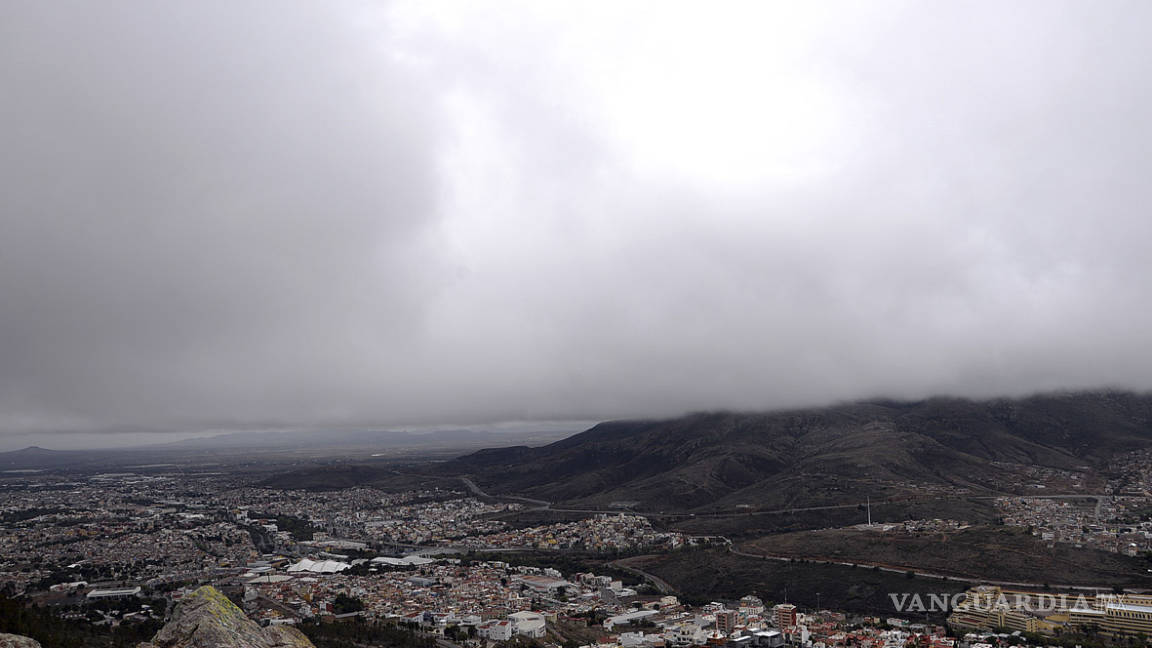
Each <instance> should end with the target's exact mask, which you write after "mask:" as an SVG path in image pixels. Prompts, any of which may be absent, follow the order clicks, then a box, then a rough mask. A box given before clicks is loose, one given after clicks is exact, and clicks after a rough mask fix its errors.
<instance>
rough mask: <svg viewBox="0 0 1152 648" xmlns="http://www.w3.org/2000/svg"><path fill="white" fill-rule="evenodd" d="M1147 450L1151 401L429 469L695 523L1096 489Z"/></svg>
mask: <svg viewBox="0 0 1152 648" xmlns="http://www.w3.org/2000/svg"><path fill="white" fill-rule="evenodd" d="M1149 446H1152V396H1150V395H1145V394H1133V393H1126V392H1113V391H1109V392H1091V393H1068V394H1049V395H1042V396H1034V397H1031V398H1024V399H999V400H991V401H971V400H963V399H945V398H938V399H930V400H925V401H917V402H895V401H873V402H860V403H851V404H845V405H837V406H833V407H825V408H812V409H799V410H790V411H780V412H767V413H734V412H716V413H703V414H694V415H690V416H686V417H682V418H678V419H671V420H656V421H615V422H608V423H602V424H600V425H597V426H595V427H593V428H592V429H590V430H588V431H586V432H582V433H580V434H577V435H575V436H572V437H569V438H567V439H564V440H562V441H558V442H556V443H552V444H550V445H546V446H542V447H537V448H529V447H523V446H520V447H513V448H500V449H492V450H484V451H481V452H477V453H473V454H471V455H467V456H464V457H461V458H459V459H457V460H455V461H452V462H448V463H447V464H445V465H443V466H442V467H441V471H443V474H467V475H472V476H473V478H474V480H475V481H476V482H477V483H479V484H480V485H481V486H483V487H484V488H486V489H487V490H488V491H489V492H493V493H516V494H520V495H527V496H529V497H536V498H540V499H546V500H550V501H554V502H568V503H573V504H578V505H606V504H610V503H612V502H624V501H634V502H638V503H639V504H638V506H639V507H640V508H647V509H668V510H672V509H696V510H701V511H702V510H706V509H708V508H722V507H731V506H737V505H741V504H747V505H750V506H753V507H757V508H762V507H773V506H776V507H792V506H803V505H818V504H826V503H839V502H841V501H847V500H851V501H855V500H856V499H863V497H864V496H871V497H872V498H873V499H874V500H875V499H877V498H883V497H897V496H900V495H902V494H904V495H906V494H910V493H925V492H933V491H932V490H931V489H936V490H935V492H948V491H949V490H950V489H952V490H955V489H964V490H965V491H967V492H972V491H977V492H1001V491H1004V492H1011V486H1012V484H1013V483H1016V484H1021V483H1027V482H1029V481H1033V480H1036V479H1040V478H1041V477H1043V475H1041V476H1040V477H1038V476H1037V475H1036V470H1035V469H1036V468H1044V469H1049V470H1050V471H1057V473H1060V474H1066V475H1069V474H1073V473H1075V474H1079V475H1081V476H1082V478H1083V479H1084V480H1096V484H1097V485H1098V484H1099V480H1100V479H1101V478H1102V477H1101V473H1100V469H1102V468H1103V467H1104V466H1106V464H1107V462H1108V460H1109V459H1110V458H1111V457H1113V456H1114V455H1116V454H1118V453H1123V452H1127V451H1131V450H1135V449H1139V448H1146V447H1149ZM1046 474H1048V475H1049V476H1050V475H1051V474H1052V473H1051V472H1049V473H1046ZM925 486H928V487H930V490H928V491H925V490H923V488H924V487H925Z"/></svg>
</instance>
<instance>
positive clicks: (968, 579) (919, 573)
mask: <svg viewBox="0 0 1152 648" xmlns="http://www.w3.org/2000/svg"><path fill="white" fill-rule="evenodd" d="M728 551H729V553H731V554H733V555H735V556H742V557H745V558H754V559H756V560H776V561H780V562H790V561H792V560H796V557H795V556H777V555H772V554H754V553H749V552H747V551H741V550H739V549H737V548H736V547H735V546H734V545H733V544H731V541H729V544H728ZM803 560H806V561H808V562H811V563H817V564H821V565H842V566H844V567H869V568H876V569H879V570H880V571H884V572H893V573H897V574H906V573H908V572H909V571H911V572H912V573H913V574H914V575H916V576H919V577H923V578H935V579H938V580H949V581H959V582H962V583H975V584H987V585H1000V586H1001V587H1025V588H1031V589H1043V588H1045V587H1046V586H1047V587H1051V588H1053V589H1061V590H1077V591H1083V592H1105V591H1111V588H1110V587H1094V586H1090V585H1067V584H1061V583H1029V582H1023V581H1001V580H990V579H987V578H972V577H967V576H954V575H952V574H938V573H934V572H926V571H918V570H915V569H909V568H908V567H900V566H897V565H886V564H883V563H875V562H868V561H857V562H844V561H839V560H822V559H819V558H807V557H805V558H803ZM1124 591H1125V592H1128V593H1139V592H1145V591H1147V590H1146V589H1141V588H1129V589H1126V590H1124Z"/></svg>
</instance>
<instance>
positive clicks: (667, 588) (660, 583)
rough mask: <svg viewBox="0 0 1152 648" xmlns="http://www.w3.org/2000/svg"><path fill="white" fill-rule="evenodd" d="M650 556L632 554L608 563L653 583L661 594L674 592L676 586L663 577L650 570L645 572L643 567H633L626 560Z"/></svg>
mask: <svg viewBox="0 0 1152 648" xmlns="http://www.w3.org/2000/svg"><path fill="white" fill-rule="evenodd" d="M651 557H652V556H650V555H649V556H632V557H630V558H621V559H619V560H613V561H612V562H610V563H608V564H609V565H611V566H613V567H615V568H617V569H623V570H624V571H626V572H628V573H630V574H635V575H637V576H639V577H641V578H643V579H644V580H646V581H648V582H649V583H652V584H653V585H655V586H656V589H657V590H659V591H660V593H661V594H675V593H676V588H675V587H672V586H671V585H669V584H668V581H666V580H664V579H663V578H660V577H659V576H657V575H655V574H652V573H650V572H646V571H644V570H643V569H640V568H639V567H633V566H632V565H631V564H630V563H629V562H628V561H630V560H637V559H639V558H651Z"/></svg>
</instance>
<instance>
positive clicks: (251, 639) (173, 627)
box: [0, 586, 315, 648]
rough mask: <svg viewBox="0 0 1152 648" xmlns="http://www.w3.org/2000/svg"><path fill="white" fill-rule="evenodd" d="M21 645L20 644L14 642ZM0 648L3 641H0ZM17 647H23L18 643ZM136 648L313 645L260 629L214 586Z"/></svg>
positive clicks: (289, 633) (278, 630)
mask: <svg viewBox="0 0 1152 648" xmlns="http://www.w3.org/2000/svg"><path fill="white" fill-rule="evenodd" d="M16 645H17V646H20V644H16ZM0 648H4V644H2V643H0ZM20 648H24V647H23V646H20ZM139 648H315V646H314V645H312V642H311V641H309V640H308V637H305V636H304V633H302V632H300V631H299V630H297V629H296V628H292V627H288V626H271V627H267V628H261V627H260V626H259V625H257V624H256V622H254V621H252V620H251V619H249V618H248V617H247V616H245V615H244V612H243V611H242V610H241V609H240V608H238V607H236V605H235V604H234V603H232V601H230V600H228V597H227V596H224V595H223V594H221V593H220V591H219V590H217V589H216V588H214V587H211V586H204V587H201V588H200V589H198V590H196V591H195V592H193V593H192V594H189V595H188V596H186V597H184V599H183V600H182V601H180V603H179V604H178V605H177V606H176V610H175V611H174V612H173V614H172V619H171V620H170V621H169V622H168V623H167V624H165V625H164V627H163V628H161V629H160V632H157V633H156V636H155V637H153V638H152V641H150V642H147V643H142V644H140V646H139Z"/></svg>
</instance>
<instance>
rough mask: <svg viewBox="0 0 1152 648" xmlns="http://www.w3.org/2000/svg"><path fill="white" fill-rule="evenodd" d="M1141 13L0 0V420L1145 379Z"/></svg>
mask: <svg viewBox="0 0 1152 648" xmlns="http://www.w3.org/2000/svg"><path fill="white" fill-rule="evenodd" d="M1149 21H1152V3H1148V2H1131V3H1124V2H1114V1H1103V2H1087V1H1084V0H1077V1H1075V2H1058V1H1054V0H1035V1H1025V0H1014V1H1012V2H1003V1H1000V0H995V1H988V2H944V1H937V0H932V1H926V2H886V1H883V0H869V1H868V2H853V3H836V2H820V3H812V2H799V1H797V2H788V3H786V2H776V3H769V2H749V3H746V4H745V3H725V2H719V3H712V2H709V3H705V2H697V3H685V4H676V3H669V2H664V1H660V2H655V1H654V2H650V3H639V2H620V1H615V0H614V1H612V2H564V3H549V2H543V1H541V0H528V1H525V2H523V3H519V2H500V3H476V2H467V1H461V2H428V1H426V0H420V1H414V2H398V3H384V2H366V3H360V2H338V1H328V0H325V1H316V2H292V1H287V0H274V1H273V0H270V1H269V2H237V1H235V0H222V1H219V2H212V1H204V0H196V1H194V2H153V1H150V0H142V1H140V2H126V1H112V2H97V1H94V0H93V1H87V2H68V1H65V0H55V1H53V2H43V1H41V0H27V1H21V0H11V1H8V2H4V3H2V4H0V92H2V93H3V99H2V100H0V449H2V448H6V447H12V446H22V445H27V443H28V442H29V441H31V442H35V443H38V444H39V445H45V446H49V447H54V446H58V445H60V443H58V442H54V441H53V439H57V440H60V439H65V438H67V439H70V441H69V443H73V444H75V443H80V444H81V445H83V442H76V441H75V438H76V434H75V433H76V432H86V431H101V432H107V431H117V430H121V431H122V430H132V431H135V432H148V431H181V432H189V431H199V430H205V429H225V428H230V427H267V426H270V427H276V426H310V425H316V426H327V425H381V426H387V425H401V424H405V425H407V424H411V425H415V424H429V423H441V422H444V423H447V422H468V421H499V420H524V419H529V420H531V419H537V418H539V419H565V418H578V419H589V418H591V419H598V418H608V417H622V416H646V415H671V414H677V413H680V412H684V411H688V410H698V409H711V408H721V407H723V408H749V409H765V408H772V407H779V406H790V405H797V404H815V403H825V402H832V401H836V400H841V399H851V398H859V397H872V396H877V395H886V396H895V397H919V396H925V395H932V394H954V395H971V396H987V395H998V394H1020V393H1026V392H1032V391H1038V390H1050V389H1057V388H1082V387H1098V386H1105V385H1110V386H1124V387H1130V388H1135V389H1148V388H1150V387H1152V362H1150V360H1152V353H1150V349H1152V288H1150V278H1152V214H1150V213H1149V209H1150V205H1152V125H1150V124H1149V121H1150V117H1149V115H1152V46H1150V45H1149V44H1148V38H1147V36H1148V31H1147V25H1148V24H1149ZM61 432H68V433H69V434H68V435H67V436H66V437H65V436H61V435H60V433H61ZM54 435H57V436H54ZM91 436H92V438H94V439H99V438H102V437H96V436H95V435H91ZM106 438H109V439H111V438H112V437H106ZM99 443H100V441H98V440H94V441H90V442H87V444H88V445H99Z"/></svg>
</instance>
